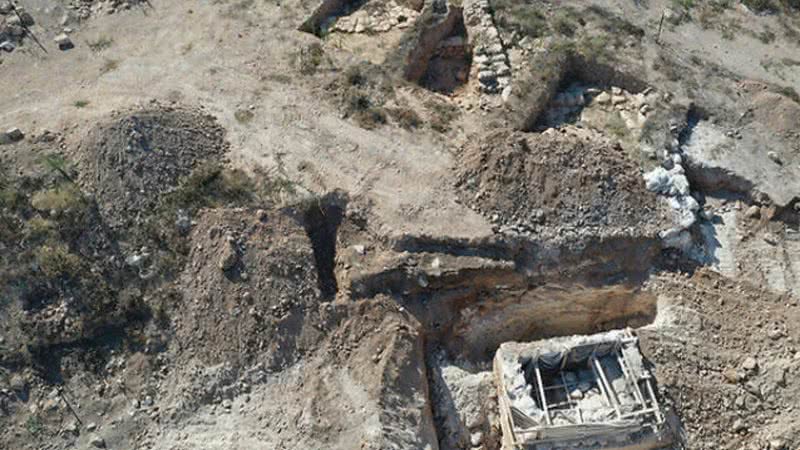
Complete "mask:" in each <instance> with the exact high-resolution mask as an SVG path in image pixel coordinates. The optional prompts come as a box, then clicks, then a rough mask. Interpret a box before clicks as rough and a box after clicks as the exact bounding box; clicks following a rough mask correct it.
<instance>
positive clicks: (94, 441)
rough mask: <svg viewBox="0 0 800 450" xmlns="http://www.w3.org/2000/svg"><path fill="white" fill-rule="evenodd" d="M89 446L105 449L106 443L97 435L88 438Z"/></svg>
mask: <svg viewBox="0 0 800 450" xmlns="http://www.w3.org/2000/svg"><path fill="white" fill-rule="evenodd" d="M89 444H90V445H91V446H92V447H95V448H106V441H105V440H104V439H103V438H101V437H100V436H97V435H94V436H92V437H90V438H89Z"/></svg>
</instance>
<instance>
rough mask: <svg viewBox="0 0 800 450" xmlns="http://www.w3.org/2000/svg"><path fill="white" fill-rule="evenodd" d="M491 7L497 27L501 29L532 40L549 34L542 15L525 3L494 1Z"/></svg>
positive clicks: (514, 0) (510, 0)
mask: <svg viewBox="0 0 800 450" xmlns="http://www.w3.org/2000/svg"><path fill="white" fill-rule="evenodd" d="M492 7H493V9H494V18H495V21H496V23H497V26H498V27H500V28H501V29H505V30H508V31H510V32H517V33H518V34H519V35H521V36H529V37H532V38H536V37H541V36H545V35H546V34H548V32H549V29H550V28H549V27H548V26H547V17H546V16H545V15H544V13H542V12H541V11H540V10H539V9H538V8H535V7H532V6H531V5H530V4H527V3H526V2H520V1H518V0H494V1H493V2H492Z"/></svg>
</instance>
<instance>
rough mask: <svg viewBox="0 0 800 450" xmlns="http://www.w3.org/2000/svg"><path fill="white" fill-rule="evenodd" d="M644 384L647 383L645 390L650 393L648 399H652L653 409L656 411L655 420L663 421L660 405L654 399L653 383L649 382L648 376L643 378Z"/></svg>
mask: <svg viewBox="0 0 800 450" xmlns="http://www.w3.org/2000/svg"><path fill="white" fill-rule="evenodd" d="M644 384H646V385H647V392H648V393H650V399H651V400H652V401H653V409H654V410H655V413H656V421H658V423H661V422H663V421H664V416H662V415H661V407H660V406H659V405H658V400H656V393H655V392H653V385H652V384H651V383H650V378H649V377H648V378H646V379H645V380H644Z"/></svg>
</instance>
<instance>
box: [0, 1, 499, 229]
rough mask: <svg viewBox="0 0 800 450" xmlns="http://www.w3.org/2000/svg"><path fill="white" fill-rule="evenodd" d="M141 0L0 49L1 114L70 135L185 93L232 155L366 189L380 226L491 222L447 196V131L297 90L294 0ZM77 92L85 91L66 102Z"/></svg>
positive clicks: (14, 122) (308, 178)
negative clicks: (401, 123)
mask: <svg viewBox="0 0 800 450" xmlns="http://www.w3.org/2000/svg"><path fill="white" fill-rule="evenodd" d="M43 3H44V2H43ZM152 5H153V8H152V9H151V8H148V7H143V8H134V9H132V10H130V11H123V12H120V13H117V14H114V15H109V16H102V17H100V18H97V19H93V20H91V21H89V22H87V23H86V24H85V25H81V27H80V29H79V30H77V31H76V32H75V33H74V34H73V35H72V39H73V41H74V42H75V44H76V46H75V48H74V49H72V50H69V51H66V52H61V51H58V50H57V49H56V48H55V45H54V44H53V43H52V39H51V33H48V32H46V31H42V32H40V33H39V36H38V37H39V38H40V40H41V41H42V42H43V43H44V44H45V45H46V47H47V48H48V51H47V53H44V52H42V51H41V50H39V49H38V48H36V47H35V46H33V45H29V46H27V48H26V50H25V51H24V52H22V51H17V52H15V53H14V54H12V55H11V56H10V57H7V58H5V60H4V62H3V65H2V79H3V85H4V91H5V92H7V93H10V95H5V94H4V95H3V96H2V98H0V110H1V111H3V120H2V125H3V126H5V127H7V128H8V127H11V126H17V127H19V128H20V129H22V130H23V131H24V132H26V133H28V134H31V133H40V132H41V131H42V130H45V129H49V130H53V131H57V130H61V129H65V130H67V146H68V147H71V146H73V145H75V144H76V143H77V142H79V141H80V140H81V138H82V137H83V136H84V134H85V133H86V131H87V129H88V128H89V127H90V126H91V124H92V123H93V122H94V121H95V120H97V119H98V118H100V117H102V116H104V115H106V114H108V113H109V112H111V111H113V110H116V109H121V108H126V107H129V106H131V105H139V104H143V103H146V102H147V101H148V100H149V99H160V100H165V99H166V100H171V101H175V102H180V103H183V104H188V105H197V106H201V107H203V108H205V109H206V110H207V111H208V112H209V113H211V114H213V115H215V116H217V117H218V119H219V121H220V123H221V125H222V126H223V127H225V128H226V129H227V130H228V131H229V135H228V139H229V140H230V142H231V156H230V157H231V160H232V161H233V163H234V164H236V165H240V166H242V167H247V168H251V167H252V166H253V165H262V166H264V167H266V168H268V169H269V170H274V171H278V172H280V173H284V174H285V175H287V176H288V177H289V178H290V179H293V180H297V181H300V182H301V184H302V185H304V186H305V187H306V188H308V189H309V190H313V191H325V190H331V189H334V188H343V189H345V190H347V191H349V192H350V193H351V194H354V195H361V194H363V195H366V196H367V197H369V198H372V199H374V204H375V206H376V208H375V212H376V214H377V215H378V216H379V217H381V224H382V225H383V226H385V229H381V230H376V231H379V232H381V234H384V235H394V234H401V233H408V232H413V233H419V234H422V233H429V234H444V235H451V236H458V237H475V236H480V235H485V234H488V233H490V228H489V225H488V224H487V223H486V222H485V221H484V220H483V219H482V218H481V217H480V216H479V215H477V214H476V213H474V212H472V211H471V210H469V209H467V208H463V207H461V206H460V205H458V204H456V203H455V194H454V193H453V190H452V188H451V187H450V186H449V183H448V182H447V181H445V180H446V176H445V175H446V173H447V171H448V170H449V167H450V166H451V165H452V157H451V156H450V154H449V153H448V151H447V150H446V147H447V146H446V143H445V142H442V141H441V140H439V139H436V138H434V137H433V136H432V135H425V134H412V133H410V132H406V131H400V130H397V129H392V128H389V127H385V128H383V129H380V130H377V131H366V130H363V129H361V128H359V127H358V126H356V125H355V124H353V123H352V122H348V121H346V120H344V119H341V118H340V116H339V113H338V112H337V111H335V110H334V108H333V107H332V106H330V105H329V104H327V103H326V102H324V101H321V100H320V96H319V95H318V94H315V93H313V91H312V90H311V89H309V85H310V84H311V83H310V82H309V81H308V80H304V79H302V76H301V75H299V74H298V72H297V70H296V68H294V65H293V64H292V61H293V58H294V56H295V55H296V52H297V49H298V48H300V47H301V46H302V45H304V44H307V43H309V42H312V41H315V40H316V38H315V37H313V36H311V35H308V34H306V33H302V32H299V31H296V30H295V28H296V26H297V25H298V24H299V23H301V22H302V19H301V18H302V16H301V15H300V12H299V11H297V10H296V9H295V8H298V5H296V4H295V3H294V2H285V3H281V4H280V5H281V6H277V5H276V4H274V3H272V2H257V3H253V4H252V5H250V4H247V5H246V6H241V5H244V3H233V2H232V3H224V2H222V3H221V2H192V3H191V4H186V3H184V2H152ZM31 9H33V8H31ZM34 11H35V9H34ZM37 17H42V18H41V19H40V21H41V22H44V21H45V20H51V21H55V20H57V17H59V16H58V15H56V14H53V15H52V16H51V17H49V19H48V18H45V17H47V16H42V15H39V14H37ZM53 28H55V26H54V27H53ZM102 38H111V39H113V43H112V44H111V45H110V47H108V48H107V49H105V50H101V51H98V52H94V51H92V49H91V48H90V47H89V43H93V42H96V41H97V40H99V39H102ZM111 67H114V68H113V69H112V68H111ZM54 74H57V76H53V75H54ZM78 101H88V102H89V104H88V105H87V106H86V107H83V108H77V107H75V106H74V105H75V102H78ZM242 109H250V110H252V112H253V113H254V118H253V119H252V120H251V121H249V122H248V123H240V122H239V121H237V120H236V119H235V117H234V114H235V112H236V111H238V110H242Z"/></svg>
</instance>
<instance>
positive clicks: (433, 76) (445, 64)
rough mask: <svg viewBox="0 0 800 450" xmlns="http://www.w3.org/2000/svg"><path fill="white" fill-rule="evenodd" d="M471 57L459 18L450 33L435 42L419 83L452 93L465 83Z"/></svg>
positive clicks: (426, 87) (464, 29)
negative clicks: (432, 52) (437, 42)
mask: <svg viewBox="0 0 800 450" xmlns="http://www.w3.org/2000/svg"><path fill="white" fill-rule="evenodd" d="M471 58H472V56H471V52H470V48H469V45H468V43H467V34H466V28H464V22H463V20H462V19H459V20H458V21H457V23H456V25H455V27H454V29H453V31H452V32H451V34H450V35H449V36H448V37H445V38H444V39H442V40H441V41H439V44H437V46H436V49H435V50H434V54H433V56H432V57H431V59H430V60H429V61H428V68H427V71H426V72H425V75H423V77H422V79H420V82H419V84H420V85H421V86H422V87H424V88H425V89H428V90H430V91H434V92H438V93H441V94H453V93H454V92H455V91H456V90H457V89H458V88H459V87H461V86H463V85H465V84H466V83H467V80H468V78H469V72H470V64H471Z"/></svg>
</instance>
